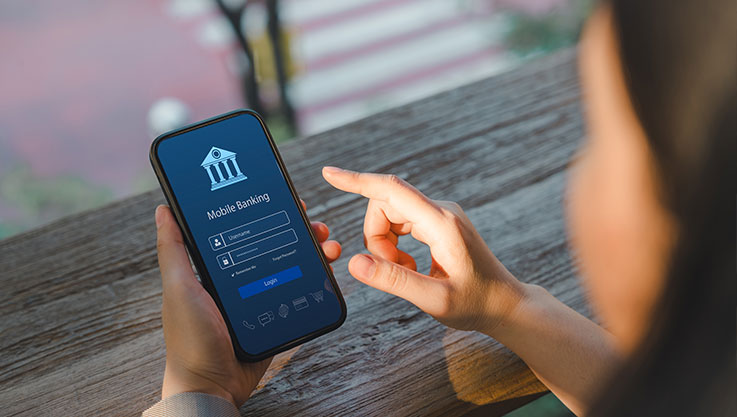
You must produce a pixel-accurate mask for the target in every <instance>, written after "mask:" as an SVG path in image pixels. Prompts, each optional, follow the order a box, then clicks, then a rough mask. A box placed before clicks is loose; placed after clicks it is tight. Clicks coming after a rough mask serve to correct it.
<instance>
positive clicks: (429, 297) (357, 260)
mask: <svg viewBox="0 0 737 417" xmlns="http://www.w3.org/2000/svg"><path fill="white" fill-rule="evenodd" d="M348 271H349V272H350V273H351V275H353V276H354V277H355V278H356V279H357V280H359V281H361V282H363V283H365V284H367V285H370V286H372V287H374V288H376V289H378V290H381V291H384V292H387V293H389V294H394V295H396V296H397V297H401V298H404V299H405V300H407V301H409V302H410V303H412V304H414V305H416V306H417V307H419V308H420V309H422V310H424V311H425V312H427V313H429V314H431V315H438V314H442V305H443V304H442V303H443V300H444V294H445V293H446V286H445V284H444V282H443V281H441V280H439V279H437V278H433V277H429V276H427V275H423V274H421V273H419V272H416V271H413V270H411V269H409V268H405V267H404V266H402V265H399V264H396V263H394V262H390V261H387V260H386V259H383V258H380V257H378V256H373V255H364V254H359V255H356V256H354V257H353V258H351V261H350V262H349V263H348Z"/></svg>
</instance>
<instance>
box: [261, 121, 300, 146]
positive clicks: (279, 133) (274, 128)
mask: <svg viewBox="0 0 737 417" xmlns="http://www.w3.org/2000/svg"><path fill="white" fill-rule="evenodd" d="M266 126H268V128H269V132H271V136H273V137H274V141H275V142H276V143H285V142H288V141H290V140H292V139H294V131H293V130H292V128H291V127H290V126H289V123H287V119H286V118H285V117H284V116H281V115H273V116H269V118H268V119H267V120H266Z"/></svg>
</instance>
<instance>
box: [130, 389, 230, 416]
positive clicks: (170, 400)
mask: <svg viewBox="0 0 737 417" xmlns="http://www.w3.org/2000/svg"><path fill="white" fill-rule="evenodd" d="M240 415H241V414H240V413H239V412H238V409H237V408H235V406H234V405H233V404H231V403H230V401H228V400H226V399H225V398H222V397H218V396H216V395H210V394H203V393H201V392H181V393H179V394H175V395H172V396H171V397H167V398H165V399H163V400H161V401H159V402H158V403H156V404H154V406H153V407H151V408H149V409H148V410H146V411H144V412H143V414H142V417H174V416H176V417H205V416H208V417H209V416H218V417H240Z"/></svg>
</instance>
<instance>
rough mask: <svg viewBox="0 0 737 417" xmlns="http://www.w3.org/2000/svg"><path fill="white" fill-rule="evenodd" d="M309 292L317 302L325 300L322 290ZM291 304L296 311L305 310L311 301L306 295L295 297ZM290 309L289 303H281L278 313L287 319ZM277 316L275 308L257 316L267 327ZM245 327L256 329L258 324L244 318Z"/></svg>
mask: <svg viewBox="0 0 737 417" xmlns="http://www.w3.org/2000/svg"><path fill="white" fill-rule="evenodd" d="M308 294H309V295H310V297H311V298H312V301H313V302H315V303H321V302H323V301H325V298H324V295H323V291H322V290H318V291H315V292H311V293H308ZM291 304H292V308H294V311H295V312H296V311H300V310H304V309H306V308H308V307H309V306H310V303H309V301H308V300H307V297H306V296H304V295H303V296H301V297H297V298H295V299H293V300H292V303H291ZM290 311H291V309H290V307H289V306H288V305H287V304H284V303H282V304H281V305H279V308H278V309H277V310H276V314H278V315H279V317H281V318H283V319H286V318H287V317H288V316H289V313H290ZM275 318H276V315H275V314H274V312H273V310H268V311H265V312H263V313H261V314H259V315H258V316H257V317H256V321H257V322H258V324H260V325H261V327H266V325H268V324H269V323H271V322H273V321H274V320H275ZM243 327H245V328H247V329H248V330H255V329H256V325H255V324H251V323H249V322H248V321H247V320H243Z"/></svg>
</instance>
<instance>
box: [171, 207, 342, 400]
mask: <svg viewBox="0 0 737 417" xmlns="http://www.w3.org/2000/svg"><path fill="white" fill-rule="evenodd" d="M302 205H303V207H304V202H303V203H302ZM156 228H157V237H158V239H157V244H156V247H157V249H158V254H159V267H160V269H161V281H162V290H163V305H162V308H161V318H162V324H163V327H164V340H165V341H166V370H165V371H164V383H163V386H162V389H161V397H162V399H163V398H166V397H169V396H172V395H174V394H178V393H180V392H203V393H207V394H213V395H217V396H220V397H222V398H225V399H226V400H228V401H230V402H231V403H233V404H234V405H235V406H236V407H240V406H241V405H242V404H243V403H244V402H245V401H246V400H247V399H248V397H249V396H250V395H251V392H252V391H253V390H254V389H255V388H256V385H257V384H258V382H259V381H260V380H261V377H262V376H263V374H264V373H265V372H266V369H267V368H268V367H269V364H270V363H271V358H269V359H265V360H263V361H261V362H256V363H244V362H240V361H238V359H237V358H236V356H235V352H234V351H233V346H232V344H231V340H230V335H229V333H228V328H227V326H226V325H225V322H224V321H223V317H222V315H221V314H220V311H219V310H218V308H217V305H216V304H215V301H214V300H213V299H212V297H210V294H208V293H207V291H205V289H204V288H203V287H202V285H201V284H200V283H199V282H198V281H197V278H196V277H195V275H194V272H193V271H192V267H191V265H190V262H189V257H188V256H187V251H186V249H185V247H184V243H183V241H182V234H181V232H180V230H179V227H178V226H177V224H176V221H175V220H174V216H172V213H171V211H170V209H169V208H168V207H167V206H163V205H162V206H159V207H157V208H156ZM312 229H313V230H314V232H315V235H316V236H317V238H318V240H319V241H320V244H321V246H322V249H323V252H324V253H325V256H326V257H327V259H328V261H329V262H332V261H334V260H336V259H337V258H338V257H339V256H340V252H341V247H340V244H339V243H338V242H336V241H333V240H327V239H328V235H329V230H328V227H327V226H326V225H325V224H323V223H319V222H312Z"/></svg>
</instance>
